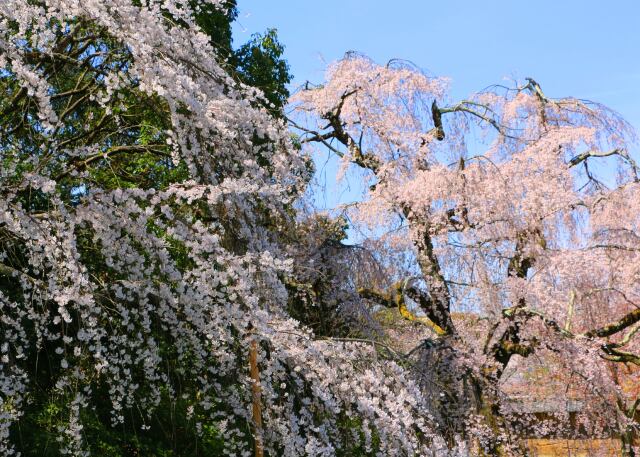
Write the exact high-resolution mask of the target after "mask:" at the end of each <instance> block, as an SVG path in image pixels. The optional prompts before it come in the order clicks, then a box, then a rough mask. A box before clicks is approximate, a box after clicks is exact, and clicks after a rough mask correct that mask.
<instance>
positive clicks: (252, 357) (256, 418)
mask: <svg viewBox="0 0 640 457" xmlns="http://www.w3.org/2000/svg"><path fill="white" fill-rule="evenodd" d="M249 370H250V372H251V400H252V404H253V426H254V431H253V437H254V440H255V457H264V443H263V441H262V403H261V400H260V397H261V395H260V394H261V388H260V371H259V370H258V342H257V341H256V340H255V338H252V339H251V343H250V346H249Z"/></svg>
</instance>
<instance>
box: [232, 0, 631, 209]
mask: <svg viewBox="0 0 640 457" xmlns="http://www.w3.org/2000/svg"><path fill="white" fill-rule="evenodd" d="M238 7H239V11H240V14H239V17H238V21H237V24H236V26H235V29H234V33H235V40H236V44H240V43H241V42H244V41H246V40H247V39H248V38H249V36H250V35H251V33H254V32H260V31H264V30H265V29H267V28H269V27H274V28H277V29H278V34H279V36H280V40H281V42H282V43H283V44H284V45H285V46H286V50H285V55H286V58H287V60H288V61H289V64H290V66H291V71H292V73H293V75H294V77H295V81H296V82H297V83H302V82H304V81H305V80H311V81H314V82H319V81H321V80H322V75H323V70H324V68H325V65H326V63H328V62H331V61H333V60H336V59H338V58H340V57H341V56H342V55H343V54H344V52H345V51H348V50H355V51H359V52H363V53H365V54H367V55H368V56H370V57H372V58H373V59H374V60H376V61H378V62H381V63H384V62H386V61H387V60H389V59H391V58H403V59H407V60H411V61H412V62H414V63H415V64H417V65H418V66H419V67H421V68H423V69H426V70H428V71H429V72H430V73H433V74H436V75H440V76H448V77H450V78H451V79H452V86H451V89H452V96H453V97H454V98H461V97H465V96H466V95H468V94H469V93H471V92H474V91H478V90H481V89H482V88H484V87H486V86H488V85H490V84H494V83H499V82H501V81H502V79H503V78H504V77H515V78H517V79H523V78H525V77H529V76H530V77H533V78H534V79H536V80H537V81H538V82H539V83H540V84H541V85H542V87H543V89H544V90H545V92H546V93H547V94H548V95H549V96H551V97H559V96H569V95H572V96H576V97H580V98H588V99H592V100H595V101H599V102H602V103H604V104H606V105H608V106H609V107H610V108H613V109H615V110H616V111H618V112H620V113H621V114H622V115H623V116H624V117H626V118H627V120H629V121H630V122H631V124H632V125H633V126H634V127H636V129H640V0H608V1H605V0H537V1H536V0H532V1H516V0H513V1H508V0H440V1H434V0H422V1H421V0H396V1H378V0H324V1H309V0H306V1H305V0H297V1H294V0H238ZM328 203H329V202H328ZM328 206H332V203H329V204H328Z"/></svg>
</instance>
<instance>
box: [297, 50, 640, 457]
mask: <svg viewBox="0 0 640 457" xmlns="http://www.w3.org/2000/svg"><path fill="white" fill-rule="evenodd" d="M447 85H448V82H447V80H446V79H443V78H437V77H431V76H428V75H426V74H425V73H424V72H422V71H420V70H419V69H417V68H416V67H415V66H413V65H411V64H408V63H406V62H401V61H391V62H389V63H388V64H387V65H385V66H381V65H377V64H375V63H374V62H372V61H371V60H369V59H368V58H366V57H364V56H361V55H358V54H355V53H349V54H347V56H346V57H345V58H344V59H342V60H340V61H338V62H336V63H334V64H332V65H331V66H330V67H329V70H328V72H327V77H326V81H324V82H323V83H322V84H321V85H318V86H314V85H312V84H306V85H305V87H303V88H301V89H300V90H299V91H298V92H297V93H295V94H294V96H293V97H292V104H293V106H294V107H295V109H296V112H297V114H295V115H293V116H292V118H291V123H292V126H293V127H294V128H296V129H297V131H298V133H299V135H300V138H299V141H300V142H301V144H303V145H313V146H316V147H318V148H320V149H322V150H323V151H329V152H330V153H333V154H336V155H338V156H339V157H340V158H341V160H342V162H343V164H344V166H345V167H347V166H349V165H351V166H355V167H357V168H359V169H361V170H362V171H363V173H362V175H363V176H364V188H365V189H366V192H365V196H364V198H363V201H361V202H357V203H355V204H353V205H352V206H351V210H350V213H349V214H350V216H351V218H352V220H353V221H355V222H354V223H356V224H358V225H359V226H360V227H361V228H362V231H363V232H364V233H370V234H371V235H370V236H371V239H372V240H374V241H375V243H376V246H377V247H378V248H377V249H376V250H375V256H376V257H377V258H378V259H379V261H380V262H381V264H382V265H383V266H384V267H385V268H387V269H388V271H390V272H392V273H391V274H390V275H389V276H388V280H387V281H385V282H386V284H385V283H380V282H379V281H376V282H367V281H366V278H361V281H360V284H359V287H360V288H359V292H360V294H361V296H362V298H364V299H366V300H368V301H369V302H371V303H372V304H375V305H377V306H380V305H382V306H385V307H398V308H399V307H402V306H404V307H405V312H406V310H407V309H409V310H410V309H411V308H412V307H414V309H417V311H415V312H414V313H413V314H414V315H415V317H417V318H419V320H421V321H423V322H424V323H426V324H428V326H429V327H430V328H431V330H432V335H433V336H432V337H430V338H427V339H425V341H423V342H421V343H419V344H418V345H417V347H416V349H415V350H414V351H412V356H413V357H414V359H413V371H414V376H415V379H417V382H419V383H420V384H421V385H422V388H423V393H424V395H425V396H427V397H428V401H429V402H430V407H429V408H430V411H431V413H432V414H433V416H434V418H435V420H436V422H437V424H438V430H439V433H440V434H441V435H442V436H444V437H445V438H446V440H447V442H448V443H449V446H450V447H451V448H452V449H453V448H455V447H456V446H459V445H460V442H462V441H466V442H468V443H469V446H471V447H472V448H475V449H476V450H477V452H480V453H481V454H482V455H514V454H517V453H519V452H522V450H521V449H519V444H518V440H517V438H519V437H522V431H523V429H525V428H528V429H529V430H534V429H535V428H536V427H537V432H536V433H543V434H544V433H550V432H552V430H550V429H549V428H548V427H549V425H548V424H549V423H535V422H534V423H530V424H526V423H525V420H526V418H524V417H522V415H518V414H517V412H515V411H513V409H512V408H510V403H509V401H508V400H509V399H508V398H506V396H505V394H504V392H502V391H501V386H502V384H503V382H504V379H503V376H504V374H505V373H506V372H507V368H509V367H512V366H515V367H517V366H520V367H526V364H525V363H519V364H518V363H517V362H518V360H520V361H522V358H527V357H532V356H534V355H535V356H536V357H542V358H543V359H545V358H546V359H548V360H550V361H551V360H554V361H556V362H557V364H556V365H555V366H559V367H561V370H562V371H561V376H562V378H563V379H564V380H565V382H566V383H567V385H568V386H570V387H571V389H575V390H579V391H581V395H582V397H583V399H586V406H585V407H584V409H583V411H582V412H581V413H580V418H579V420H578V423H580V424H581V425H580V427H578V428H582V432H583V433H586V434H587V435H588V436H597V435H598V433H605V431H607V433H611V432H612V433H613V434H616V435H619V436H621V437H622V440H623V442H624V445H625V448H626V450H625V452H626V454H625V455H634V451H633V449H632V444H631V442H632V436H633V435H634V434H635V436H637V434H638V426H639V423H638V420H637V419H638V404H639V400H638V396H637V395H638V392H637V389H629V388H626V389H624V388H622V387H621V386H622V384H625V385H626V386H627V387H628V386H632V385H634V384H635V385H637V384H638V383H640V378H638V374H639V371H638V366H640V338H638V337H637V336H638V330H639V329H640V279H639V278H640V183H639V180H638V176H639V175H638V173H639V170H638V166H637V164H636V162H635V161H634V159H633V157H632V155H631V153H630V152H629V149H628V148H629V145H630V141H633V139H634V134H633V131H632V129H631V128H630V126H629V125H628V124H627V123H626V122H625V121H624V120H623V119H622V118H621V117H620V116H619V115H617V114H616V113H615V112H613V111H611V110H610V109H608V108H606V107H604V106H602V105H599V104H597V103H593V102H589V101H585V100H581V99H577V98H572V97H568V98H558V99H556V98H551V97H550V96H548V95H547V94H546V93H545V92H544V91H543V90H542V88H541V86H540V85H539V84H538V83H537V82H536V81H534V80H533V79H527V80H526V81H525V82H524V83H521V84H514V85H512V86H504V85H496V86H492V87H490V88H488V89H485V90H483V91H482V92H479V93H477V94H473V95H471V96H470V97H469V98H467V99H465V100H462V101H459V102H453V103H452V102H450V101H449V99H448V97H447V95H446V94H447ZM367 230H368V232H367ZM407 259H409V261H407ZM362 279H364V280H362ZM456 312H457V314H456ZM460 312H462V314H460ZM410 314H411V313H409V315H410ZM465 315H466V316H467V318H463V317H464V316H465ZM623 367H624V369H622V370H621V368H623ZM621 372H624V373H625V374H624V376H623V377H624V378H626V379H625V381H624V383H622V382H621V376H620V373H621ZM555 400H556V402H555V404H554V405H553V407H552V408H551V411H550V412H558V413H561V414H560V416H562V412H564V413H566V407H565V405H566V397H565V396H563V395H559V396H556V397H555ZM554 424H555V425H554V427H561V426H563V425H564V426H567V425H568V421H567V420H566V419H565V420H559V421H556V422H554ZM556 431H557V430H556ZM514 438H516V439H515V440H514Z"/></svg>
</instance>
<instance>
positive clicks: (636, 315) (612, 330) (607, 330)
mask: <svg viewBox="0 0 640 457" xmlns="http://www.w3.org/2000/svg"><path fill="white" fill-rule="evenodd" d="M636 322H640V309H634V310H633V311H631V312H630V313H628V314H626V315H625V316H623V317H622V318H620V319H618V320H617V321H615V322H610V323H608V324H607V325H604V326H602V327H600V328H596V329H593V330H589V331H588V332H586V333H585V334H584V336H586V337H588V338H593V337H599V338H604V337H607V336H611V335H614V334H616V333H618V332H620V331H622V330H624V329H626V328H628V327H630V326H632V325H633V324H635V323H636Z"/></svg>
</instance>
